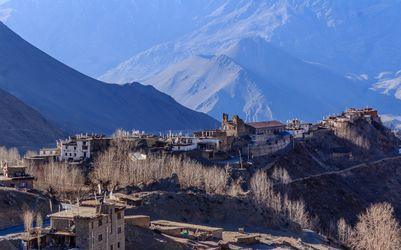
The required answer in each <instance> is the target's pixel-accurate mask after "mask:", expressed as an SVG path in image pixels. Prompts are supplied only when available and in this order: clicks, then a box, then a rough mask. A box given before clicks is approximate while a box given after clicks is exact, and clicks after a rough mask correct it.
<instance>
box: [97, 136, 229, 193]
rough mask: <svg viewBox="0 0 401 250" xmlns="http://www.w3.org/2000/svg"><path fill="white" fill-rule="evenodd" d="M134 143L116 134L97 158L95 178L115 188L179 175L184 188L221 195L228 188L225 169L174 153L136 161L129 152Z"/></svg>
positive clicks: (106, 185)
mask: <svg viewBox="0 0 401 250" xmlns="http://www.w3.org/2000/svg"><path fill="white" fill-rule="evenodd" d="M131 143H132V142H130V140H127V139H126V138H124V137H122V136H118V134H116V136H115V137H114V139H113V141H112V143H111V146H110V147H109V149H108V150H106V151H105V152H103V153H102V154H101V155H99V156H98V157H97V159H96V160H95V163H94V171H93V172H92V180H93V181H95V182H97V183H99V184H101V185H102V186H103V187H105V188H107V189H108V190H109V191H112V190H113V189H115V188H116V187H117V186H120V187H124V186H129V185H138V184H141V183H148V182H149V181H152V180H160V179H164V178H169V177H171V176H172V175H173V174H176V175H177V176H178V179H179V183H180V186H181V187H182V188H199V189H202V190H205V191H206V192H207V193H218V194H222V193H224V192H226V191H227V190H226V189H227V187H226V186H227V177H228V176H227V172H226V170H225V169H222V168H217V167H205V166H203V165H201V164H199V163H197V162H195V161H193V160H189V159H182V158H178V157H171V156H153V157H148V158H147V159H145V160H135V159H132V158H130V155H129V153H130V147H131V145H132V144H131Z"/></svg>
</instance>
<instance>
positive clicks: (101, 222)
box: [47, 200, 125, 250]
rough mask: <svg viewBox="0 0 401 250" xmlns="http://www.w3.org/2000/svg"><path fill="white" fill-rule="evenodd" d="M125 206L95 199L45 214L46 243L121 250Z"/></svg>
mask: <svg viewBox="0 0 401 250" xmlns="http://www.w3.org/2000/svg"><path fill="white" fill-rule="evenodd" d="M124 210H125V206H124V205H122V204H120V203H116V202H112V201H107V200H106V201H105V202H100V201H96V200H91V201H85V202H82V204H81V206H74V207H72V208H71V209H68V210H64V211H60V212H57V213H54V214H51V215H49V216H48V217H49V218H50V229H49V233H48V235H47V245H48V246H54V247H58V246H66V247H69V248H74V247H75V248H79V249H99V250H117V249H125V232H124V230H125V228H124Z"/></svg>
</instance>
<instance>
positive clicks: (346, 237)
mask: <svg viewBox="0 0 401 250" xmlns="http://www.w3.org/2000/svg"><path fill="white" fill-rule="evenodd" d="M352 233H353V230H352V227H351V226H350V225H348V224H347V222H346V221H345V219H344V218H341V219H339V220H338V221H337V235H338V239H339V240H340V241H341V242H343V243H344V244H346V245H349V241H350V238H351V237H352Z"/></svg>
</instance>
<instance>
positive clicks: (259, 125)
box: [247, 121, 285, 128]
mask: <svg viewBox="0 0 401 250" xmlns="http://www.w3.org/2000/svg"><path fill="white" fill-rule="evenodd" d="M247 124H248V125H249V126H251V127H253V128H269V127H280V126H285V124H284V123H281V122H279V121H264V122H249V123H247Z"/></svg>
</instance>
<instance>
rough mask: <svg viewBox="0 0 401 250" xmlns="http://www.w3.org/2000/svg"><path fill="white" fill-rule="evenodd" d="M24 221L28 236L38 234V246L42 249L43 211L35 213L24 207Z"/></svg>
mask: <svg viewBox="0 0 401 250" xmlns="http://www.w3.org/2000/svg"><path fill="white" fill-rule="evenodd" d="M22 221H23V223H24V230H25V234H26V236H28V237H29V236H32V235H36V236H37V242H38V246H39V249H40V245H41V240H42V238H41V236H42V231H43V217H42V214H41V213H36V214H35V213H34V212H33V211H32V210H30V209H29V208H27V207H25V208H24V209H23V213H22ZM34 222H36V223H35V227H34Z"/></svg>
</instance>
